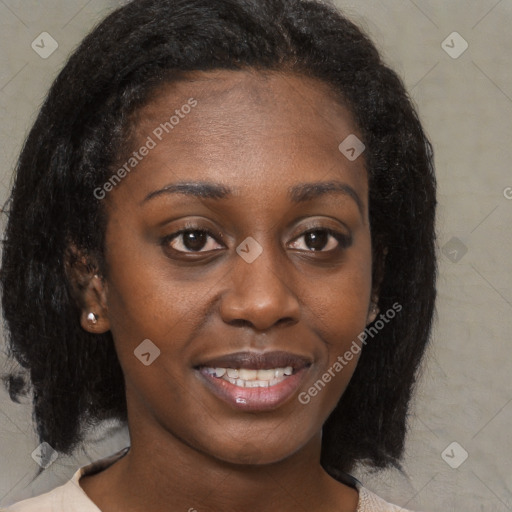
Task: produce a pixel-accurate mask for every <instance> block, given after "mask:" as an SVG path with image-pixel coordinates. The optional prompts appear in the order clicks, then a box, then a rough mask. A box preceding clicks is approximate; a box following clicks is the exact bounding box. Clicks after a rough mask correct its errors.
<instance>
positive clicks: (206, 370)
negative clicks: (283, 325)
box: [194, 351, 312, 412]
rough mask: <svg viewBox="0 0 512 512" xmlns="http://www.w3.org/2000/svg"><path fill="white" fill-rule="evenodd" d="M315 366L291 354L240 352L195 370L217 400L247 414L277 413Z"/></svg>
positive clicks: (280, 352)
mask: <svg viewBox="0 0 512 512" xmlns="http://www.w3.org/2000/svg"><path fill="white" fill-rule="evenodd" d="M311 365H312V360H311V359H310V358H308V357H305V356H301V355H296V354H292V353H289V352H282V351H274V352H263V353H259V352H237V353H234V354H228V355H224V356H220V357H217V358H214V359H210V360H207V361H204V362H203V363H201V364H199V365H197V366H195V367H194V368H195V370H197V371H198V372H199V374H200V375H201V376H202V379H201V380H202V382H204V384H205V385H206V388H207V389H209V390H210V391H211V392H213V394H214V395H215V396H217V397H218V398H220V399H221V400H223V401H225V402H227V403H228V404H230V405H231V406H232V407H235V408H237V409H243V410H245V411H254V412H255V411H265V410H272V409H275V408H277V407H279V406H281V405H282V404H284V403H285V402H287V401H288V400H289V399H290V398H291V396H292V395H293V394H294V393H296V392H297V390H298V388H299V387H300V386H301V383H302V382H303V380H304V378H305V377H306V375H307V374H308V373H309V372H307V370H308V369H309V367H310V366H311Z"/></svg>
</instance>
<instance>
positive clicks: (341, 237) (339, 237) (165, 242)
mask: <svg viewBox="0 0 512 512" xmlns="http://www.w3.org/2000/svg"><path fill="white" fill-rule="evenodd" d="M316 231H319V232H323V233H327V234H328V235H330V236H332V237H333V238H334V239H335V240H336V241H337V242H338V244H339V245H338V247H337V248H335V249H330V250H328V251H324V250H319V251H313V250H308V251H304V252H309V253H330V252H333V251H339V250H340V249H347V248H348V247H350V245H351V244H352V238H351V237H350V236H348V235H345V234H343V233H340V232H339V231H336V230H334V229H331V228H324V227H313V228H309V229H307V230H306V231H304V232H302V234H301V235H299V236H298V237H296V238H294V240H298V239H300V238H301V237H303V236H305V235H307V234H309V233H313V232H316ZM190 232H197V233H205V234H206V235H207V236H208V237H210V238H212V239H214V240H215V241H216V242H217V243H219V241H218V240H217V236H216V235H215V233H213V232H212V231H210V230H209V229H206V228H200V227H196V226H187V227H185V228H183V229H180V230H179V231H176V232H174V233H171V234H170V235H167V236H165V237H164V238H162V240H161V245H162V246H164V247H168V246H169V244H170V242H172V241H173V240H174V239H176V238H178V237H179V236H181V235H183V234H185V233H190ZM182 243H183V242H182ZM183 245H184V244H183ZM326 245H327V244H326ZM171 250H172V251H174V252H176V253H179V254H201V253H208V252H210V251H201V250H199V251H180V250H177V249H174V248H172V247H171ZM215 250H217V249H215Z"/></svg>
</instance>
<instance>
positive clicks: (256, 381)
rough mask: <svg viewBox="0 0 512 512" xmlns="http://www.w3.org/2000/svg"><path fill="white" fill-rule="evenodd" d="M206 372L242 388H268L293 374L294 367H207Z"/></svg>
mask: <svg viewBox="0 0 512 512" xmlns="http://www.w3.org/2000/svg"><path fill="white" fill-rule="evenodd" d="M205 370H206V372H207V373H209V374H210V375H214V376H215V377H217V378H219V379H220V378H221V379H224V380H227V381H228V382H231V384H234V385H235V386H239V387H241V388H268V387H269V386H275V385H276V384H279V383H280V382H282V381H283V380H284V379H286V377H288V376H290V375H292V374H293V368H292V367H291V366H287V367H286V368H271V369H267V370H254V369H250V368H205Z"/></svg>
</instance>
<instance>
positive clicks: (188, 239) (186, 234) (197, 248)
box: [162, 227, 223, 253]
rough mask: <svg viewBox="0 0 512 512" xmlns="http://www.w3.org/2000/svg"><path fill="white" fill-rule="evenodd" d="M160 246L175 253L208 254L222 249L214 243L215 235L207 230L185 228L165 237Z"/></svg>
mask: <svg viewBox="0 0 512 512" xmlns="http://www.w3.org/2000/svg"><path fill="white" fill-rule="evenodd" d="M162 245H164V246H165V247H166V248H171V249H173V250H174V251H177V252H185V253H187V252H189V253H197V252H208V251H213V250H216V249H218V248H219V247H220V248H222V247H223V246H222V245H219V244H218V243H217V242H216V238H215V235H214V234H213V233H212V232H211V231H210V230H208V229H201V228H190V227H189V228H186V229H181V230H180V231H176V232H175V233H172V234H171V235H168V236H166V237H165V238H164V239H163V240H162Z"/></svg>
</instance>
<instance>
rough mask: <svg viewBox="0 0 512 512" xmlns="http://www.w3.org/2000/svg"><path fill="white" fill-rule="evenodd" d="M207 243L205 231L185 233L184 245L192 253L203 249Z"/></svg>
mask: <svg viewBox="0 0 512 512" xmlns="http://www.w3.org/2000/svg"><path fill="white" fill-rule="evenodd" d="M205 243H206V233H205V232H203V231H187V232H186V233H185V240H184V244H185V247H186V248H187V249H190V250H191V251H198V250H199V249H202V247H203V246H204V244H205Z"/></svg>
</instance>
